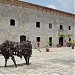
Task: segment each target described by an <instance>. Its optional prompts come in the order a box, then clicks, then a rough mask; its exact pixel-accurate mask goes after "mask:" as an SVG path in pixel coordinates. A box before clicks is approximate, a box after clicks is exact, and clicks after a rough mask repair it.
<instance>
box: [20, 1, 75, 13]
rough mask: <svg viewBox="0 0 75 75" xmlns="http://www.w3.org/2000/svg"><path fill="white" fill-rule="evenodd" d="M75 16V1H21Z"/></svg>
mask: <svg viewBox="0 0 75 75" xmlns="http://www.w3.org/2000/svg"><path fill="white" fill-rule="evenodd" d="M20 1H25V2H29V3H33V4H38V5H42V6H46V7H49V8H53V9H57V10H61V11H65V12H69V13H73V14H75V10H74V8H75V4H74V3H75V0H20Z"/></svg>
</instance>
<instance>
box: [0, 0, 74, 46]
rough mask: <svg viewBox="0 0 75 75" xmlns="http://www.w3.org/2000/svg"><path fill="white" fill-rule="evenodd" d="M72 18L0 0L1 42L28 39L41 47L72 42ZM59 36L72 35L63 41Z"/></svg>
mask: <svg viewBox="0 0 75 75" xmlns="http://www.w3.org/2000/svg"><path fill="white" fill-rule="evenodd" d="M74 19H75V15H74V14H72V13H68V12H64V11H60V10H56V9H52V8H48V7H44V6H40V5H36V4H32V3H27V2H22V1H19V0H0V43H2V42H3V41H4V40H6V39H9V40H12V41H19V42H22V41H24V40H27V39H29V40H31V41H32V43H34V45H37V43H39V45H40V47H46V45H47V42H48V41H50V42H52V43H53V44H52V43H50V46H54V45H56V44H61V45H63V43H64V40H66V41H67V42H68V41H71V40H73V39H75V21H74ZM62 35H72V36H70V37H69V38H64V37H63V36H62Z"/></svg>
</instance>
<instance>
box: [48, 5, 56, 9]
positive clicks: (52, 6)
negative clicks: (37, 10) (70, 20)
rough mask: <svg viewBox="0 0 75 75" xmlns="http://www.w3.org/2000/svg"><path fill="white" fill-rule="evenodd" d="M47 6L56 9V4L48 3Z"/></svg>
mask: <svg viewBox="0 0 75 75" xmlns="http://www.w3.org/2000/svg"><path fill="white" fill-rule="evenodd" d="M47 7H49V8H53V9H57V8H56V6H54V5H48V6H47Z"/></svg>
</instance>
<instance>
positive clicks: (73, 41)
mask: <svg viewBox="0 0 75 75" xmlns="http://www.w3.org/2000/svg"><path fill="white" fill-rule="evenodd" d="M74 45H75V40H72V49H74Z"/></svg>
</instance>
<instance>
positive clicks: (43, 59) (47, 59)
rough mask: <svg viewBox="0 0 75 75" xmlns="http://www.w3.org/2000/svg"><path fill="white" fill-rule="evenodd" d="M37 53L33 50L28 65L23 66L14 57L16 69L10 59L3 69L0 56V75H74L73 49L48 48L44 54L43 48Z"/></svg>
mask: <svg viewBox="0 0 75 75" xmlns="http://www.w3.org/2000/svg"><path fill="white" fill-rule="evenodd" d="M40 50H41V52H39V51H38V50H36V49H33V54H32V57H31V58H30V65H29V66H27V65H26V64H25V60H24V58H22V60H21V59H20V58H19V57H17V56H15V59H16V63H17V65H18V67H17V68H15V67H14V64H13V62H12V60H11V59H9V60H8V67H4V57H3V56H2V55H0V75H75V74H74V70H75V68H74V65H75V62H74V51H75V50H74V49H72V48H71V47H61V48H50V49H49V52H46V50H45V48H42V49H40Z"/></svg>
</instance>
